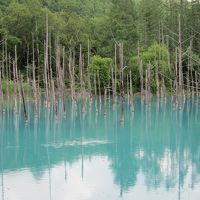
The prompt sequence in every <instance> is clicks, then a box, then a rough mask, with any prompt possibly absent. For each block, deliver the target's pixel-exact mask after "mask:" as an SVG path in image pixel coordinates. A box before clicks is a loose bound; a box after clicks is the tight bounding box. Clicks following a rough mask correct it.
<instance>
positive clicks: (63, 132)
mask: <svg viewBox="0 0 200 200" xmlns="http://www.w3.org/2000/svg"><path fill="white" fill-rule="evenodd" d="M101 102H102V106H101V107H102V108H104V107H103V106H104V103H105V102H104V101H101ZM134 107H135V111H134V112H130V111H129V106H128V105H127V103H126V102H125V106H124V124H123V126H121V125H120V123H119V122H120V105H119V103H118V104H117V105H116V108H115V109H113V107H112V105H111V104H110V103H109V102H106V108H104V109H100V107H99V109H98V112H97V109H96V105H95V102H94V101H93V102H92V103H91V104H90V102H87V104H86V112H85V113H84V114H83V113H82V112H81V110H82V109H81V102H80V101H78V102H77V104H76V105H74V104H71V102H70V101H68V100H67V105H66V109H67V116H66V117H63V113H62V108H59V112H58V117H57V118H55V116H54V109H53V108H52V107H50V108H46V107H45V106H44V105H43V104H41V107H40V114H39V117H38V118H37V117H35V115H34V105H29V107H28V109H29V113H30V114H31V115H30V117H29V118H30V119H29V123H28V124H25V123H24V118H23V114H22V112H18V114H17V115H16V114H14V113H13V112H12V110H11V109H10V108H7V110H6V112H5V114H4V115H1V116H0V118H1V120H0V127H1V131H0V144H1V154H0V156H1V158H0V160H1V188H2V189H1V196H2V199H3V200H4V194H5V191H4V177H5V174H9V173H13V172H16V171H20V170H23V169H29V170H30V171H31V173H32V175H33V176H34V178H35V180H38V181H39V180H41V179H42V177H43V176H44V174H45V173H46V172H47V173H48V182H49V199H52V187H53V186H52V184H51V181H52V173H53V172H52V169H53V168H54V167H55V166H57V165H61V166H62V165H63V172H64V173H63V178H64V179H65V181H66V182H67V181H68V172H67V170H68V168H67V166H68V165H70V166H72V165H73V163H75V162H76V161H80V162H81V167H80V172H81V173H80V174H81V178H82V180H83V181H84V179H85V177H84V167H85V162H84V161H85V159H88V158H89V160H92V158H95V157H103V158H107V159H108V161H109V163H110V164H109V168H110V169H111V171H112V174H113V176H114V183H115V184H116V185H118V187H119V194H120V195H121V196H123V193H126V192H128V191H129V190H131V188H133V187H134V186H136V185H137V183H138V181H140V180H139V177H140V176H141V174H142V176H143V177H144V182H145V186H146V188H147V189H158V188H160V187H164V188H165V189H166V190H169V189H170V188H177V195H178V198H179V199H181V195H184V189H185V182H187V184H188V185H189V187H190V188H191V189H194V188H195V186H196V185H197V184H199V183H200V157H199V155H200V134H199V130H200V123H199V120H200V115H199V104H198V102H196V103H193V102H192V101H191V100H186V102H185V105H184V107H183V109H182V110H178V109H177V108H176V106H175V105H172V103H171V100H170V99H167V101H166V102H163V101H162V100H160V99H156V98H153V99H152V102H151V106H150V107H149V106H146V104H145V101H144V100H141V99H140V98H136V100H135V105H134ZM105 110H106V114H105ZM91 164H92V163H91ZM100 173H101V172H100ZM102 175H103V174H102ZM188 176H189V182H188ZM105 178H106V177H105ZM97 184H98V183H97Z"/></svg>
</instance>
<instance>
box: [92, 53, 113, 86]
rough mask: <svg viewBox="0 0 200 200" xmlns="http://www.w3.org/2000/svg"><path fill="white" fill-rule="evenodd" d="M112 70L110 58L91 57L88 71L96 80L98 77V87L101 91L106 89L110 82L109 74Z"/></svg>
mask: <svg viewBox="0 0 200 200" xmlns="http://www.w3.org/2000/svg"><path fill="white" fill-rule="evenodd" d="M111 69H112V59H111V58H102V57H100V56H93V57H92V61H91V65H90V66H89V71H90V74H91V77H92V80H93V79H94V78H96V79H97V77H98V75H99V79H100V85H101V88H102V89H103V88H104V87H107V86H108V84H109V82H110V79H111V77H110V73H111Z"/></svg>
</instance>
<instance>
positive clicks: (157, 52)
mask: <svg viewBox="0 0 200 200" xmlns="http://www.w3.org/2000/svg"><path fill="white" fill-rule="evenodd" d="M168 56H169V52H168V50H167V48H166V47H162V46H160V45H159V44H157V43H155V44H153V45H151V46H150V47H149V48H148V49H147V50H146V51H143V52H142V53H141V57H140V58H138V56H133V57H132V58H131V59H130V62H129V65H128V68H127V69H126V72H127V73H128V72H129V71H130V70H131V71H132V75H133V81H134V84H135V85H136V86H139V81H140V79H139V77H140V75H139V63H140V59H141V60H142V62H143V69H144V72H145V70H146V69H147V66H148V64H150V65H151V77H152V80H151V81H152V82H151V87H152V89H153V90H155V78H154V77H155V66H156V65H157V66H158V73H159V77H160V78H161V76H162V75H163V74H164V75H165V76H166V77H170V76H171V66H170V65H169V64H168ZM144 76H145V73H144ZM166 82H167V84H168V85H169V82H168V79H166Z"/></svg>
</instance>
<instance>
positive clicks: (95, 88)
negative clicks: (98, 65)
mask: <svg viewBox="0 0 200 200" xmlns="http://www.w3.org/2000/svg"><path fill="white" fill-rule="evenodd" d="M94 96H95V108H96V112H98V105H97V83H96V74H94Z"/></svg>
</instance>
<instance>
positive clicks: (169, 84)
mask: <svg viewBox="0 0 200 200" xmlns="http://www.w3.org/2000/svg"><path fill="white" fill-rule="evenodd" d="M0 16H1V21H0V42H1V43H0V69H1V70H0V72H1V74H0V82H1V84H0V96H1V98H2V96H3V95H4V96H5V94H6V96H8V95H9V93H12V92H13V91H15V93H16V95H17V93H18V92H19V96H21V94H20V91H18V90H20V89H19V87H16V86H15V85H17V84H18V82H20V80H21V82H23V83H22V85H23V86H24V87H23V89H24V90H25V92H26V90H33V93H35V96H36V95H37V92H36V91H38V90H45V91H47V90H49V92H46V93H50V91H54V90H56V88H58V90H59V91H64V89H65V88H66V89H69V88H71V90H73V91H74V93H75V92H76V91H79V90H83V88H84V89H85V91H89V92H90V91H92V92H93V93H96V94H97V92H99V94H102V93H105V92H107V91H105V88H107V89H108V91H109V92H111V93H113V94H117V93H118V92H121V91H123V93H126V91H127V94H128V93H129V95H130V96H131V93H132V92H133V93H135V92H139V91H141V92H142V91H143V89H144V90H145V91H147V90H148V91H150V92H151V93H157V95H159V94H160V96H165V94H167V93H168V92H174V91H176V93H177V96H178V93H179V94H180V93H188V94H192V95H193V96H194V94H198V77H199V72H200V71H199V64H200V54H199V52H200V26H199V25H200V2H199V0H192V1H187V0H101V1H98V0H91V1H89V0H1V1H0ZM52 85H53V86H52ZM15 87H16V88H15ZM53 87H54V89H53ZM95 88H96V89H95ZM130 89H131V90H132V91H131V92H128V91H130ZM17 91H18V92H17ZM34 91H35V92H34ZM73 91H72V93H73ZM182 91H184V92H182ZM121 95H122V94H121ZM46 96H48V94H46Z"/></svg>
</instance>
